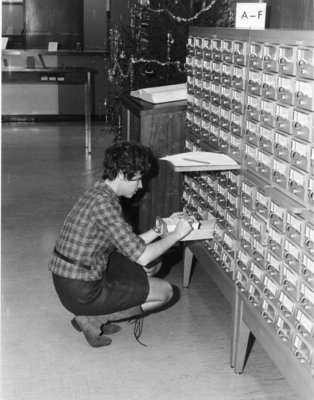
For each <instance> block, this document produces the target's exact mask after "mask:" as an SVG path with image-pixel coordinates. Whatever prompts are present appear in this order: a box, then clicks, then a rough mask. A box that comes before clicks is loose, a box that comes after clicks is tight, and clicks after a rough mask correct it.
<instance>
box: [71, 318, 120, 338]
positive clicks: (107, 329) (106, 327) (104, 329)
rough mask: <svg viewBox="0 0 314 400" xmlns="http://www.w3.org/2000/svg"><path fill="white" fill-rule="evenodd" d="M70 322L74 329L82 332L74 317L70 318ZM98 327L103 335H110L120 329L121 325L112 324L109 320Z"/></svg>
mask: <svg viewBox="0 0 314 400" xmlns="http://www.w3.org/2000/svg"><path fill="white" fill-rule="evenodd" d="M71 324H72V326H73V328H74V329H76V330H77V331H78V332H82V329H81V328H80V326H79V325H78V323H77V322H76V320H75V318H73V319H72V320H71ZM99 329H100V331H101V334H103V335H111V334H113V333H116V332H119V331H121V326H120V325H117V324H112V323H111V322H106V323H105V324H101V325H99Z"/></svg>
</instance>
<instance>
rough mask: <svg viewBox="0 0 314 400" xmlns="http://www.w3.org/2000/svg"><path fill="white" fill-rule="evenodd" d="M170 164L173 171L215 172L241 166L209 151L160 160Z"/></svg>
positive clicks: (224, 156)
mask: <svg viewBox="0 0 314 400" xmlns="http://www.w3.org/2000/svg"><path fill="white" fill-rule="evenodd" d="M160 160H164V161H167V162H169V163H170V165H171V166H172V167H173V168H174V170H175V171H178V172H184V171H187V172H188V171H215V170H228V169H240V168H241V166H240V165H239V164H238V163H237V162H236V161H235V160H233V159H232V158H231V157H229V156H228V155H227V154H223V153H214V152H210V151H191V152H186V153H180V154H175V155H172V156H165V157H162V158H160Z"/></svg>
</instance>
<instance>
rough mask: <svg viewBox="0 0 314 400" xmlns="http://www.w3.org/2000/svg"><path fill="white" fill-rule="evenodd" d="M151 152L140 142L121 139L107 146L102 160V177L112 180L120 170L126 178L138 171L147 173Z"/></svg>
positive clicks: (150, 164)
mask: <svg viewBox="0 0 314 400" xmlns="http://www.w3.org/2000/svg"><path fill="white" fill-rule="evenodd" d="M153 159H154V156H153V153H152V151H151V149H150V148H149V147H146V146H144V145H142V144H140V143H136V142H130V141H122V142H118V143H115V144H114V145H112V146H110V147H108V148H107V149H106V151H105V158H104V162H103V167H104V173H103V179H109V180H110V181H112V180H114V179H115V178H116V177H117V175H118V174H119V172H121V173H122V174H123V175H124V177H125V178H126V179H127V180H130V179H132V178H134V177H135V176H136V174H138V173H140V174H141V176H144V175H146V174H148V172H149V171H150V169H151V166H152V161H153Z"/></svg>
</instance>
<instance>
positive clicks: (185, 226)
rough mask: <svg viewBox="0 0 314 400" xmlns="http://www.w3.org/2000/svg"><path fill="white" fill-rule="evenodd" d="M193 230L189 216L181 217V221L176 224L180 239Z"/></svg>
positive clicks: (176, 231)
mask: <svg viewBox="0 0 314 400" xmlns="http://www.w3.org/2000/svg"><path fill="white" fill-rule="evenodd" d="M192 230H193V228H192V225H191V222H190V221H189V219H188V218H180V220H179V222H178V223H177V225H176V229H175V230H174V232H175V233H176V234H177V235H178V237H179V240H181V239H183V238H184V237H185V236H186V235H188V234H189V233H190V232H191V231H192Z"/></svg>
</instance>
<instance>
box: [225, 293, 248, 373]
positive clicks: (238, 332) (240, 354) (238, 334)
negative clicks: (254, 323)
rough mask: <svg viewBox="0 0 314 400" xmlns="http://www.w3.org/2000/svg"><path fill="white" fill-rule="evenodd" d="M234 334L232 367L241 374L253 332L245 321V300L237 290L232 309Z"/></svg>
mask: <svg viewBox="0 0 314 400" xmlns="http://www.w3.org/2000/svg"><path fill="white" fill-rule="evenodd" d="M232 311H233V312H232V319H233V321H232V323H233V324H232V325H233V334H232V340H231V360H230V361H231V367H232V368H234V372H235V373H236V374H241V373H242V372H243V370H244V367H245V363H246V361H247V357H248V349H249V342H250V336H251V332H250V330H249V328H248V327H247V326H246V324H245V323H244V322H243V301H242V300H241V296H240V295H239V293H238V289H236V291H235V303H234V306H233V310H232Z"/></svg>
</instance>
